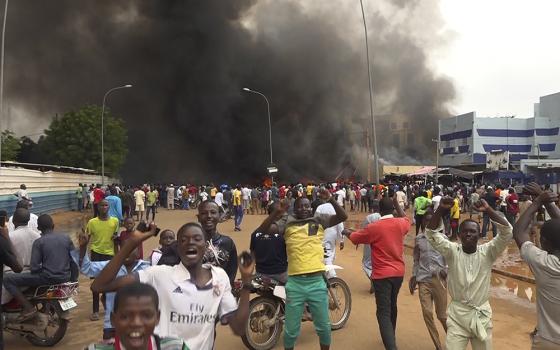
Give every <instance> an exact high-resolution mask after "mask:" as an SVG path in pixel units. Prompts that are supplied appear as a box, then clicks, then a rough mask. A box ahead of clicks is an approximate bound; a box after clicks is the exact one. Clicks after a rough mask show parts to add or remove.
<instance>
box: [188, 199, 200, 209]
mask: <svg viewBox="0 0 560 350" xmlns="http://www.w3.org/2000/svg"><path fill="white" fill-rule="evenodd" d="M189 207H190V208H191V209H196V208H198V200H196V201H192V202H189Z"/></svg>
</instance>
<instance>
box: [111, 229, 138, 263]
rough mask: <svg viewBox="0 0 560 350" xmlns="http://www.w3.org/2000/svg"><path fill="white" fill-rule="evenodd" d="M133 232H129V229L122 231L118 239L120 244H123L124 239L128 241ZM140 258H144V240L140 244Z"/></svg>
mask: <svg viewBox="0 0 560 350" xmlns="http://www.w3.org/2000/svg"><path fill="white" fill-rule="evenodd" d="M133 232H134V231H132V232H128V231H127V230H123V231H121V233H119V236H118V238H117V239H118V241H119V245H123V244H124V241H126V240H127V239H129V238H130V235H131V234H132V233H133ZM138 259H140V260H141V259H144V247H143V246H142V242H140V245H139V246H138Z"/></svg>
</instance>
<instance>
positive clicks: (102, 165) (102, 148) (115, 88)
mask: <svg viewBox="0 0 560 350" xmlns="http://www.w3.org/2000/svg"><path fill="white" fill-rule="evenodd" d="M131 87H132V85H131V84H126V85H123V86H117V87H114V88H112V89H109V91H107V92H106V93H105V95H104V96H103V107H102V109H101V184H102V185H105V143H104V139H103V134H104V133H105V127H104V124H103V118H104V117H105V100H106V99H107V96H109V94H110V93H111V92H113V91H115V90H120V89H128V88H131Z"/></svg>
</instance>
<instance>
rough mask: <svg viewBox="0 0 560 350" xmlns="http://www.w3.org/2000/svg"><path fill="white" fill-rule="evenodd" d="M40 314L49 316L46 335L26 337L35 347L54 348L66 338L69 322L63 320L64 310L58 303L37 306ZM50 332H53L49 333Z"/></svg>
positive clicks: (53, 301) (46, 302) (48, 302)
mask: <svg viewBox="0 0 560 350" xmlns="http://www.w3.org/2000/svg"><path fill="white" fill-rule="evenodd" d="M35 307H36V308H37V310H38V311H39V313H43V314H46V315H47V316H48V319H49V321H48V325H47V328H46V329H45V332H44V334H37V333H33V334H30V335H27V336H26V339H27V341H29V342H30V343H31V344H33V345H35V346H43V347H45V346H54V345H56V344H57V343H58V342H59V341H61V340H62V338H64V335H65V334H66V329H67V328H68V320H65V319H63V318H62V313H63V311H62V308H61V307H60V304H58V301H56V300H51V301H41V302H39V303H37V304H36V305H35ZM49 330H52V331H51V332H49Z"/></svg>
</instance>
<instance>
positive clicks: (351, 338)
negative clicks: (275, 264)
mask: <svg viewBox="0 0 560 350" xmlns="http://www.w3.org/2000/svg"><path fill="white" fill-rule="evenodd" d="M194 215H195V212H194V211H192V210H190V211H181V210H176V211H168V210H165V209H160V210H159V213H158V214H157V217H156V221H157V223H158V225H159V226H160V227H162V228H170V229H173V230H174V231H176V230H177V229H178V228H179V227H180V226H181V225H182V224H184V223H186V222H189V221H194V220H195V216H194ZM363 216H364V215H363V214H355V213H353V214H351V217H350V219H351V220H352V222H359V221H361V219H362V218H363ZM54 217H55V223H56V224H57V225H58V227H59V228H60V229H62V230H65V231H66V232H69V233H70V234H73V233H75V232H76V231H77V227H79V223H80V222H81V218H80V216H79V215H78V214H77V213H61V214H56V215H55V216H54ZM263 219H264V216H261V215H246V216H245V218H244V220H243V224H242V231H241V232H234V231H233V222H232V221H228V222H225V223H223V224H221V225H220V227H219V229H220V232H221V233H223V234H226V235H229V236H231V237H232V238H233V239H234V240H235V243H236V245H237V250H238V251H239V252H240V251H242V250H244V249H248V248H249V238H250V234H251V232H252V230H253V229H254V228H256V227H257V226H258V224H260V222H261V221H262V220H263ZM411 232H412V231H411ZM409 235H410V234H409ZM156 246H157V240H156V239H151V240H149V241H148V242H146V243H145V245H144V249H145V254H146V255H147V254H149V252H151V250H152V249H153V248H154V247H156ZM361 257H362V250H361V247H360V248H358V249H356V248H355V247H354V246H353V245H352V244H351V243H349V242H347V244H346V247H345V249H344V250H342V251H339V252H337V258H336V263H337V264H339V265H341V266H343V267H344V270H342V271H339V273H338V275H339V277H342V278H343V279H344V280H345V281H346V282H347V283H348V285H349V286H350V289H351V291H352V313H351V316H350V320H349V321H348V323H347V324H346V326H345V327H344V328H343V329H341V330H338V331H335V332H333V336H332V337H333V345H332V348H333V349H343V348H346V349H353V350H361V349H382V348H383V344H382V342H381V337H380V334H379V330H378V326H377V321H376V318H375V303H374V302H375V301H374V298H373V296H372V295H370V294H369V293H368V290H369V282H368V280H367V279H366V277H365V275H364V273H363V272H362V269H361ZM411 269H412V259H411V256H410V250H409V251H408V252H407V254H406V276H405V283H403V288H402V289H401V292H400V294H399V305H398V306H399V314H398V321H397V343H398V346H399V349H402V350H407V349H410V350H418V349H433V348H434V346H433V344H432V342H431V339H430V337H429V335H428V332H427V330H426V327H425V325H424V322H423V319H422V313H421V311H420V303H419V301H418V295H417V294H414V295H410V293H409V292H408V287H407V283H406V282H407V281H408V278H409V277H410V272H411ZM492 282H493V285H494V287H492V292H491V293H492V299H491V304H492V308H493V310H494V318H493V319H494V331H493V338H494V348H495V349H498V350H500V349H529V348H530V340H529V332H530V331H531V330H532V329H533V328H534V326H535V324H536V313H535V306H534V304H533V303H532V302H531V301H533V302H534V297H535V296H534V286H531V285H528V284H523V283H519V282H517V281H516V280H512V279H509V278H506V277H504V276H500V275H494V276H493V281H492ZM89 285H90V280H89V279H86V278H83V277H82V278H81V279H80V292H79V294H78V295H77V296H76V297H75V299H76V302H77V303H78V307H77V308H76V309H74V310H72V321H71V323H70V325H69V329H68V333H67V334H66V337H65V338H64V339H63V340H62V341H61V342H60V343H59V344H58V345H57V346H56V347H55V348H56V349H61V350H70V349H72V350H75V349H82V348H83V346H85V345H87V344H88V343H91V342H94V341H97V340H99V339H100V338H101V335H102V326H103V323H102V320H100V321H96V322H92V321H90V320H89V314H90V312H91V300H92V298H91V293H90V292H89ZM440 337H441V338H442V341H444V335H443V331H442V330H441V328H440ZM5 344H6V349H22V350H26V349H33V348H34V347H32V346H30V345H29V344H28V343H27V342H26V341H25V340H24V339H19V338H18V337H17V336H14V335H11V334H9V333H5ZM215 348H216V349H217V350H221V349H244V348H245V347H244V345H243V343H242V342H241V340H240V339H239V338H237V337H235V336H234V335H233V334H232V332H231V330H230V329H229V328H228V327H223V326H218V335H217V340H216V346H215ZM296 348H298V349H317V348H318V339H317V336H316V335H315V333H314V330H313V325H312V323H311V322H305V323H304V324H303V325H302V329H301V336H300V337H299V339H298V343H297V345H296ZM276 349H282V343H281V342H280V343H279V344H278V346H277V347H276Z"/></svg>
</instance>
